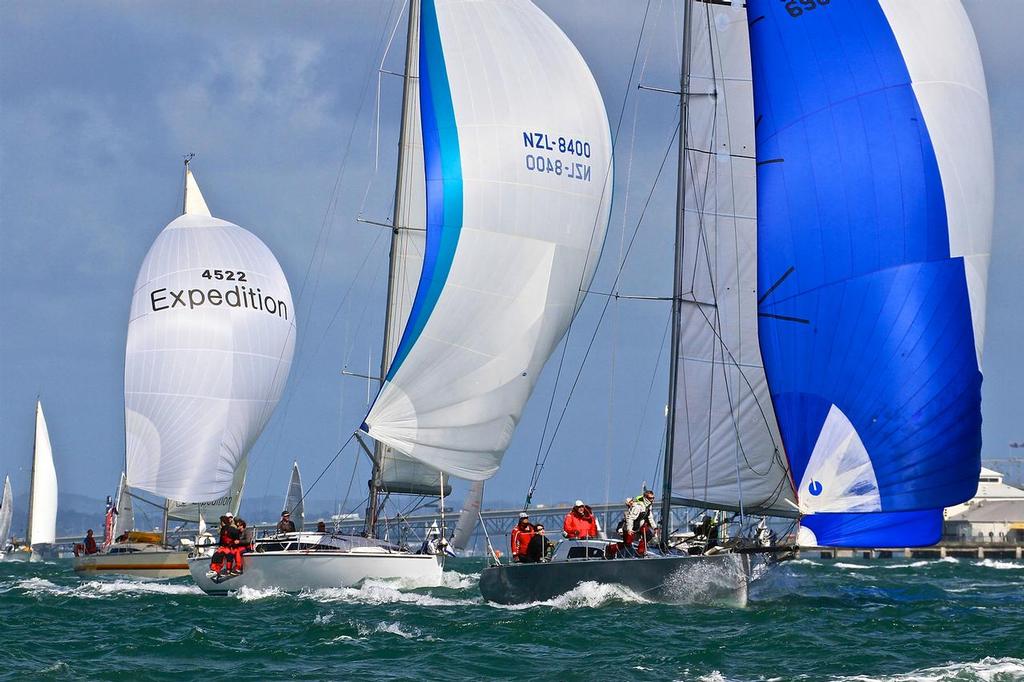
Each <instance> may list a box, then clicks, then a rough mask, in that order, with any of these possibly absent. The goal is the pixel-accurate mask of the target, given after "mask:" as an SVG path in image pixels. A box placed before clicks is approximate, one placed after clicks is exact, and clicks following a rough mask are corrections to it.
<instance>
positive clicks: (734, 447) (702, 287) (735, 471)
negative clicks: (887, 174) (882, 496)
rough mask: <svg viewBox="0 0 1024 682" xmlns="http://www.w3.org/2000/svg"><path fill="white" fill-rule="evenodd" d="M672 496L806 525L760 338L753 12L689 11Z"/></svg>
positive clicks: (715, 7)
mask: <svg viewBox="0 0 1024 682" xmlns="http://www.w3.org/2000/svg"><path fill="white" fill-rule="evenodd" d="M687 11H688V12H690V13H691V14H692V16H691V17H690V18H689V22H688V23H689V25H690V28H689V32H688V39H686V40H684V49H686V50H688V52H689V54H688V56H687V60H686V61H687V64H688V67H689V68H688V80H687V79H686V78H685V77H684V87H686V88H687V93H686V94H687V97H686V101H687V106H686V108H685V112H684V113H685V115H686V120H685V125H684V126H683V130H685V131H686V133H685V137H686V139H685V141H684V152H683V161H682V165H683V167H684V173H685V177H684V178H683V182H682V187H683V202H682V210H683V211H684V214H683V222H684V225H685V229H684V230H683V235H682V236H683V240H682V244H681V249H682V255H681V257H682V279H683V283H684V289H683V291H682V292H681V296H682V304H681V308H680V315H679V329H678V333H677V334H675V335H674V336H673V338H674V339H677V344H678V345H677V347H676V350H675V352H676V354H677V361H676V377H675V379H676V381H677V382H678V388H677V391H676V414H677V415H678V416H677V418H676V421H675V438H674V446H675V447H674V451H675V452H674V453H673V454H674V456H673V458H672V464H673V471H672V496H673V499H674V501H675V502H676V503H680V504H694V505H699V506H702V507H714V508H719V509H730V510H743V511H745V512H748V513H755V514H773V515H777V516H778V515H781V516H795V515H796V505H795V501H796V497H795V494H794V491H793V485H792V482H791V480H790V477H789V468H788V466H787V464H786V458H785V452H784V450H783V447H782V439H781V438H780V437H779V430H778V425H777V423H776V420H775V412H774V410H773V409H772V404H771V397H770V396H769V393H768V382H767V379H766V377H765V372H764V367H763V365H762V362H761V350H760V348H759V346H758V338H757V218H756V210H757V206H756V196H757V195H756V190H757V182H756V177H755V175H756V169H755V159H754V115H753V107H754V102H753V88H752V84H751V70H750V47H749V42H748V37H747V11H746V9H744V7H742V6H740V5H739V4H733V5H728V4H724V5H723V4H711V3H699V2H696V3H690V5H689V7H688V8H687Z"/></svg>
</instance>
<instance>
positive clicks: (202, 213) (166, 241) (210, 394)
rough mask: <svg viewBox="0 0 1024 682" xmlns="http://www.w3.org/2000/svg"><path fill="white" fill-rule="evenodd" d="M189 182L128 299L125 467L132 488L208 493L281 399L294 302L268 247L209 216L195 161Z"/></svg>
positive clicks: (221, 487)
mask: <svg viewBox="0 0 1024 682" xmlns="http://www.w3.org/2000/svg"><path fill="white" fill-rule="evenodd" d="M186 185H187V187H188V189H189V192H188V196H186V198H185V202H184V207H185V209H186V210H187V211H190V212H187V213H186V214H185V215H183V216H181V217H179V218H177V219H176V220H174V221H173V222H171V223H170V224H169V225H168V226H167V227H166V228H164V230H163V231H162V232H161V233H160V235H159V236H158V237H157V239H156V241H155V242H154V243H153V246H152V247H151V248H150V250H149V253H148V254H147V255H146V259H145V261H144V262H143V264H142V268H141V269H140V271H139V276H138V279H137V281H136V285H135V295H134V297H133V299H132V307H131V314H130V319H129V324H128V344H127V350H126V353H125V423H126V442H127V462H128V466H127V476H128V483H129V485H130V486H131V487H132V488H134V489H142V490H147V491H149V492H151V493H154V494H156V495H159V496H161V497H165V498H168V499H170V500H181V501H187V502H202V503H207V502H212V501H216V500H219V499H220V498H223V497H224V496H225V495H228V494H229V493H230V492H231V490H232V484H233V482H234V481H235V480H236V474H237V471H238V469H239V468H241V465H242V462H243V459H244V458H245V456H246V454H247V453H248V451H249V449H250V448H251V447H252V445H253V443H254V442H255V441H256V439H257V437H258V436H259V434H260V432H261V431H262V430H263V427H264V426H265V425H266V423H267V420H268V419H269V418H270V415H271V414H272V412H273V411H274V408H275V407H276V405H277V401H278V399H279V398H280V396H281V392H282V391H283V389H284V385H285V381H286V380H287V378H288V372H289V369H290V368H291V361H292V354H293V351H294V347H295V307H294V305H293V304H292V296H291V292H290V290H289V288H288V282H287V281H286V279H285V276H284V273H283V272H282V271H281V266H280V265H279V264H278V262H277V260H276V259H275V258H274V255H273V254H272V253H271V252H270V249H268V248H267V246H266V245H265V244H264V243H263V242H262V241H260V240H259V239H258V238H257V237H255V236H254V235H253V234H251V233H250V232H248V231H246V230H244V229H242V228H241V227H239V226H237V225H234V224H232V223H229V222H226V221H223V220H219V219H217V218H213V217H210V215H209V211H208V210H207V208H206V203H205V201H203V200H202V195H201V194H200V193H199V191H198V187H197V186H196V184H195V178H194V177H192V174H191V172H187V173H186ZM204 513H205V512H204Z"/></svg>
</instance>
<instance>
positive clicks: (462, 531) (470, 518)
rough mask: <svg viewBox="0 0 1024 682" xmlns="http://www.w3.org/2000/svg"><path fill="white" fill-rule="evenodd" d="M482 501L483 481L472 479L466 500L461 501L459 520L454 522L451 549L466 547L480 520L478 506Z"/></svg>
mask: <svg viewBox="0 0 1024 682" xmlns="http://www.w3.org/2000/svg"><path fill="white" fill-rule="evenodd" d="M483 501H484V482H483V481H473V484H472V485H471V486H470V487H469V492H468V493H466V501H465V502H463V503H462V511H461V512H459V521H458V523H457V524H455V535H453V536H452V548H453V549H460V550H461V549H466V547H467V546H468V545H469V540H470V538H471V537H473V531H474V530H476V526H477V524H478V523H479V522H480V507H481V506H482V505H483Z"/></svg>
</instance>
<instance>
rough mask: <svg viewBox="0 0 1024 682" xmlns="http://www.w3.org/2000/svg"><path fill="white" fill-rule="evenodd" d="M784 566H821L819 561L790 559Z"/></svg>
mask: <svg viewBox="0 0 1024 682" xmlns="http://www.w3.org/2000/svg"><path fill="white" fill-rule="evenodd" d="M785 565H786V566H821V565H822V563H821V562H820V561H813V560H812V559H790V560H788V561H786V564H785Z"/></svg>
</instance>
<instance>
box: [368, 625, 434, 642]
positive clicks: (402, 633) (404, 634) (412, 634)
mask: <svg viewBox="0 0 1024 682" xmlns="http://www.w3.org/2000/svg"><path fill="white" fill-rule="evenodd" d="M356 631H357V632H359V635H360V636H362V637H369V636H371V635H375V634H378V633H385V634H389V635H398V636H399V637H401V638H402V639H421V637H420V631H419V630H417V629H416V628H412V630H411V631H408V630H404V629H402V624H401V623H384V622H381V623H377V625H376V626H375V627H374V628H372V629H370V628H368V627H366V626H365V625H357V626H356ZM422 639H427V640H433V639H434V638H433V637H425V638H422Z"/></svg>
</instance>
